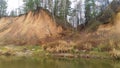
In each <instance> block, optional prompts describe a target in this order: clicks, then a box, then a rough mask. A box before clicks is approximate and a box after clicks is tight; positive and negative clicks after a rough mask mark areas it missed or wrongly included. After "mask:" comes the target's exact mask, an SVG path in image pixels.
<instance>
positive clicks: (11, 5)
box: [7, 0, 23, 11]
mask: <svg viewBox="0 0 120 68" xmlns="http://www.w3.org/2000/svg"><path fill="white" fill-rule="evenodd" d="M22 5H23V2H22V0H8V8H7V10H8V11H11V10H15V9H16V8H19V7H20V6H22Z"/></svg>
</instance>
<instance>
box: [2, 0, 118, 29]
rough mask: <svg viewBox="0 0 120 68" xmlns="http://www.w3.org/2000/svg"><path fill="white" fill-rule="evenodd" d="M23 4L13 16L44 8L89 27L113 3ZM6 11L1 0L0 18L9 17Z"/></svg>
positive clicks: (50, 0) (45, 0)
mask: <svg viewBox="0 0 120 68" xmlns="http://www.w3.org/2000/svg"><path fill="white" fill-rule="evenodd" d="M113 1H119V0H113ZM23 2H24V5H23V6H22V7H20V8H18V9H16V10H13V11H11V13H10V15H11V16H16V15H19V14H23V13H27V12H28V11H30V10H35V9H37V8H38V7H43V8H45V9H48V10H49V11H50V12H51V13H52V15H53V16H59V18H61V19H63V20H65V21H66V20H67V21H68V22H70V23H71V24H72V25H73V26H75V27H76V26H79V25H80V24H83V26H84V25H89V24H90V23H89V22H90V21H93V20H96V18H97V16H98V15H100V13H101V12H103V11H104V10H105V9H106V7H107V6H108V5H109V4H110V3H111V0H74V1H73V2H72V1H71V0H23ZM6 9H7V1H6V0H0V16H4V15H7V13H6V12H5V11H6Z"/></svg>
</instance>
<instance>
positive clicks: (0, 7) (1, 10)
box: [0, 0, 7, 17]
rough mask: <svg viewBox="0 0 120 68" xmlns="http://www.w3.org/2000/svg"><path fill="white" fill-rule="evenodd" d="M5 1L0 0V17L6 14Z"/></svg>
mask: <svg viewBox="0 0 120 68" xmlns="http://www.w3.org/2000/svg"><path fill="white" fill-rule="evenodd" d="M6 10H7V2H6V0H0V17H2V16H5V15H6Z"/></svg>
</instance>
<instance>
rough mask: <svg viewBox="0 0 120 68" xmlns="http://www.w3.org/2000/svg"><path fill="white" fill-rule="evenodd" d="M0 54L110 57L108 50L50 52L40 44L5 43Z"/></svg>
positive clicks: (0, 47)
mask: <svg viewBox="0 0 120 68" xmlns="http://www.w3.org/2000/svg"><path fill="white" fill-rule="evenodd" d="M0 56H16V57H34V56H38V57H40V56H42V57H45V56H52V57H60V58H93V59H112V58H113V57H111V56H110V54H109V53H108V52H98V51H76V52H72V51H71V52H64V53H63V52H61V53H51V52H48V51H46V50H44V48H43V47H42V46H32V45H31V46H15V45H6V46H0Z"/></svg>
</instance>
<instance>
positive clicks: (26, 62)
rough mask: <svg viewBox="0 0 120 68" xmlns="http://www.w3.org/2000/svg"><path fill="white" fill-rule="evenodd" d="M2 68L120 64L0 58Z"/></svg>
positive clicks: (118, 67) (113, 66)
mask: <svg viewBox="0 0 120 68" xmlns="http://www.w3.org/2000/svg"><path fill="white" fill-rule="evenodd" d="M0 68H120V63H119V61H117V62H115V61H113V60H105V59H104V60H101V59H71V58H46V57H31V58H28V57H0Z"/></svg>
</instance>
